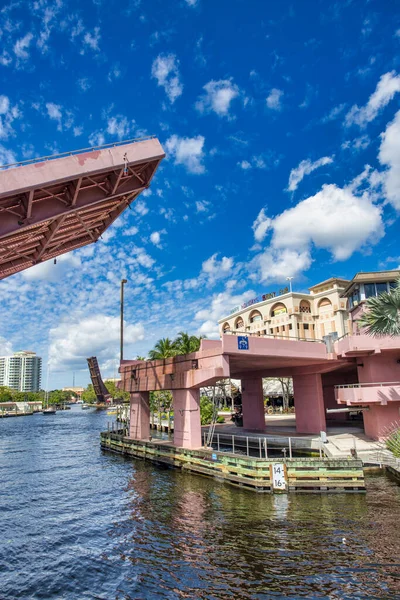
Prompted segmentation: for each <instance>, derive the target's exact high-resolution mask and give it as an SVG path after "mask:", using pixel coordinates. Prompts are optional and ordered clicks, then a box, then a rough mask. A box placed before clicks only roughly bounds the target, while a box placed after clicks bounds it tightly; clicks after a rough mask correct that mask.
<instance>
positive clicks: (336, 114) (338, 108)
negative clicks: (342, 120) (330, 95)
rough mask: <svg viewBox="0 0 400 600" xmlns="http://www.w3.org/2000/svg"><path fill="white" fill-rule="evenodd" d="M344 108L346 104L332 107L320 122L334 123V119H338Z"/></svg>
mask: <svg viewBox="0 0 400 600" xmlns="http://www.w3.org/2000/svg"><path fill="white" fill-rule="evenodd" d="M345 108H346V104H345V103H343V104H339V105H338V106H334V107H333V108H332V110H331V111H330V112H329V113H328V114H327V115H325V117H322V119H321V122H322V123H329V122H330V121H334V120H335V119H337V118H338V117H339V115H341V114H342V112H343V111H344V109H345Z"/></svg>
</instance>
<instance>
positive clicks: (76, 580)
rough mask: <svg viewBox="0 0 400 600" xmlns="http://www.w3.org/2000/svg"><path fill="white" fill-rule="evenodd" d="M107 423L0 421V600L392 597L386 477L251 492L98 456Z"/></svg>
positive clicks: (392, 520)
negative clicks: (345, 491) (311, 490)
mask: <svg viewBox="0 0 400 600" xmlns="http://www.w3.org/2000/svg"><path fill="white" fill-rule="evenodd" d="M109 419H110V417H107V416H106V415H105V414H104V413H102V412H98V413H93V412H86V411H84V412H82V411H81V410H80V409H79V408H74V409H73V410H71V411H66V412H65V413H57V415H56V416H55V417H54V419H53V418H52V419H49V418H48V417H44V416H43V415H35V416H34V417H29V418H25V419H23V418H21V419H2V420H1V421H0V478H1V487H0V511H1V512H0V514H1V539H2V543H1V545H0V600H7V599H17V598H18V599H41V598H43V599H44V598H45V599H46V600H50V599H64V598H65V599H68V600H70V599H71V600H75V599H76V600H82V599H86V598H94V599H100V600H112V599H121V600H122V599H124V600H129V599H134V600H142V599H143V600H147V599H149V600H150V599H151V600H152V599H159V598H161V599H163V598H165V599H175V598H190V599H191V600H197V599H199V600H212V599H216V598H217V599H229V598H234V599H235V600H236V599H258V598H260V599H265V598H293V599H295V598H329V599H337V598H340V599H347V598H349V599H355V598H357V599H359V598H369V599H371V598H372V599H373V598H380V599H382V598H385V599H386V598H395V599H396V598H399V599H400V578H399V573H400V564H399V562H400V561H399V559H398V555H399V540H398V537H399V536H398V533H397V532H398V523H399V520H400V493H399V488H398V487H397V486H396V484H394V483H393V482H391V481H390V480H389V479H386V478H384V477H371V478H369V479H368V493H367V494H366V495H340V494H339V495H325V496H324V495H290V496H270V495H258V494H254V493H252V492H246V491H242V490H239V489H235V488H230V487H227V486H224V485H223V484H221V483H217V482H214V481H212V480H208V479H203V478H200V477H197V476H193V475H188V474H182V473H180V472H179V471H173V470H168V469H158V468H156V467H154V466H152V465H151V464H149V463H144V462H140V461H135V462H132V461H129V460H125V459H123V458H121V457H119V456H116V455H110V454H105V453H102V451H101V450H100V448H99V432H100V431H101V430H103V429H105V428H106V422H107V420H109ZM343 537H344V538H346V540H347V543H346V544H343V542H342V538H343Z"/></svg>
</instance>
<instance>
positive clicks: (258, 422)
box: [242, 377, 265, 431]
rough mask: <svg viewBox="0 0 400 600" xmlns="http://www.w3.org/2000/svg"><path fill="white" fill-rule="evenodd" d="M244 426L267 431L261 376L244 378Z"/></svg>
mask: <svg viewBox="0 0 400 600" xmlns="http://www.w3.org/2000/svg"><path fill="white" fill-rule="evenodd" d="M242 411H243V427H244V428H245V429H253V430H254V431H265V410H264V392H263V386H262V378H261V377H252V378H251V379H242Z"/></svg>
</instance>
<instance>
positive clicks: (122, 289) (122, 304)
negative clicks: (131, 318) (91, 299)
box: [119, 279, 128, 361]
mask: <svg viewBox="0 0 400 600" xmlns="http://www.w3.org/2000/svg"><path fill="white" fill-rule="evenodd" d="M125 283H128V280H127V279H121V306H120V316H121V329H120V352H119V355H120V360H121V361H122V360H123V359H124V285H125Z"/></svg>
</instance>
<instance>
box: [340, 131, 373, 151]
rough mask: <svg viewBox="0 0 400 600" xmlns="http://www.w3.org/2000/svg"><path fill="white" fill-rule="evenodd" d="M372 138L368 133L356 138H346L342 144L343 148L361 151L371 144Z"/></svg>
mask: <svg viewBox="0 0 400 600" xmlns="http://www.w3.org/2000/svg"><path fill="white" fill-rule="evenodd" d="M370 143H371V140H370V138H369V136H368V135H360V136H359V137H356V138H354V140H346V141H345V142H343V144H342V145H341V148H342V150H351V151H352V152H360V151H361V150H365V149H366V148H368V146H369V145H370Z"/></svg>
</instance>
